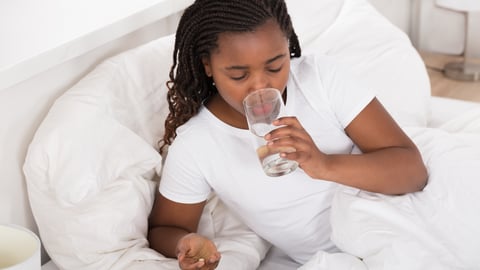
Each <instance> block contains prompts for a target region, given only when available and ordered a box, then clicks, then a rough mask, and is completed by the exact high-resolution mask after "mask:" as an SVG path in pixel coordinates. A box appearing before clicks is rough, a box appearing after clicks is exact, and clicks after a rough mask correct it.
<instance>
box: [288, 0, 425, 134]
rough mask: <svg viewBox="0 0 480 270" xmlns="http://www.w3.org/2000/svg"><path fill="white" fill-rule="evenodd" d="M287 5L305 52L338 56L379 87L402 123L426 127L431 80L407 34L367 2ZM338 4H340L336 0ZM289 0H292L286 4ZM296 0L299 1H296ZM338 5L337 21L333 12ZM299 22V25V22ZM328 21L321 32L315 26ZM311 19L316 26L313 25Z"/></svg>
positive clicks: (351, 0) (362, 80)
mask: <svg viewBox="0 0 480 270" xmlns="http://www.w3.org/2000/svg"><path fill="white" fill-rule="evenodd" d="M301 1H304V2H305V3H304V4H299V6H302V7H305V6H308V7H309V8H308V9H305V8H300V7H298V6H295V5H297V3H298V2H297V1H293V0H292V1H291V4H290V5H289V6H288V7H289V11H290V15H291V17H292V20H293V23H294V26H295V27H297V28H296V31H297V34H298V36H299V39H300V43H301V46H302V50H303V52H304V53H306V54H308V53H321V54H326V55H330V56H334V57H335V58H337V59H338V61H339V62H340V63H341V64H342V65H344V66H345V67H348V69H350V73H351V74H352V75H353V76H354V77H355V78H360V81H359V83H361V84H362V85H366V86H367V87H370V88H371V89H373V91H375V93H376V94H377V98H378V99H379V100H380V101H381V102H382V104H383V105H384V106H385V107H386V109H387V110H388V111H389V112H390V114H391V115H392V116H393V117H394V119H395V120H396V121H397V122H398V123H399V124H400V125H401V126H426V125H427V116H428V112H429V98H430V82H429V78H428V74H427V72H426V69H425V65H424V64H423V61H422V59H421V58H420V56H419V55H418V53H417V51H416V50H415V48H414V47H413V46H412V45H411V43H410V40H409V39H408V36H407V35H406V34H405V33H404V32H402V31H401V30H400V29H399V28H397V27H396V26H394V25H393V24H392V23H390V22H389V21H388V20H387V19H386V18H384V17H383V16H382V15H381V14H379V13H378V12H377V11H376V10H375V8H374V7H373V6H372V5H371V4H370V3H368V1H366V0H343V1H333V0H330V1H321V3H320V2H315V3H314V4H313V2H308V3H307V1H306V0H300V2H301ZM334 2H336V3H334ZM289 3H290V1H288V0H287V4H289ZM294 3H295V4H294ZM337 8H338V9H339V12H338V16H336V18H334V19H333V20H332V18H331V16H330V15H331V14H330V15H326V16H324V14H325V13H324V11H325V10H326V12H327V13H331V12H332V11H336V10H337ZM296 21H298V22H299V23H298V24H295V22H296ZM319 21H323V23H321V25H323V27H321V28H320V30H317V29H315V27H313V26H315V25H317V24H319V23H318V22H319ZM308 22H310V24H311V25H308Z"/></svg>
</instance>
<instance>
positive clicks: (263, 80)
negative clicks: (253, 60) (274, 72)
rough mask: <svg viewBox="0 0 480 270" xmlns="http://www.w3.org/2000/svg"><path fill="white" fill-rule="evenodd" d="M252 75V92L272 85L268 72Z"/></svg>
mask: <svg viewBox="0 0 480 270" xmlns="http://www.w3.org/2000/svg"><path fill="white" fill-rule="evenodd" d="M252 75H254V76H251V84H250V89H249V90H250V92H251V91H255V90H258V89H262V88H268V87H271V82H270V78H269V77H268V75H267V74H265V73H263V72H258V73H256V74H252Z"/></svg>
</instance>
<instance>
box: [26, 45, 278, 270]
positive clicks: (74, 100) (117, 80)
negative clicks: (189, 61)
mask: <svg viewBox="0 0 480 270" xmlns="http://www.w3.org/2000/svg"><path fill="white" fill-rule="evenodd" d="M172 51H173V36H168V37H165V38H162V39H159V40H155V41H153V42H151V43H149V44H146V45H143V46H140V47H138V48H135V49H132V50H129V51H126V52H124V53H122V54H120V55H118V56H115V57H113V58H110V59H108V60H106V61H105V62H103V63H101V64H100V65H99V66H97V67H96V68H95V69H94V70H93V71H92V72H90V73H89V74H88V75H87V76H85V77H84V78H82V79H81V80H80V81H79V82H78V83H77V84H76V85H75V86H73V87H72V88H71V89H69V90H67V92H66V93H64V94H63V95H62V96H61V97H60V98H58V99H57V100H56V101H55V103H54V105H53V106H52V107H51V109H50V111H49V113H48V115H47V116H46V118H45V119H44V121H43V122H42V124H41V125H40V127H39V128H38V130H37V132H36V134H35V136H34V139H33V141H32V142H31V144H30V146H29V149H28V153H27V157H26V161H25V164H24V172H25V176H26V180H27V189H28V195H29V199H30V204H31V207H32V212H33V215H34V218H35V221H36V222H37V225H38V228H39V233H40V236H41V239H42V242H43V246H44V247H45V249H46V251H47V252H48V254H49V255H50V257H51V259H52V260H53V261H54V262H55V264H56V265H57V266H58V267H59V268H60V269H178V265H177V262H176V260H173V259H167V258H164V257H163V256H162V255H160V254H159V253H157V252H155V251H154V250H152V249H150V248H149V245H148V241H147V239H146V235H147V230H148V221H147V220H148V215H149V213H150V210H151V207H152V204H153V199H154V193H155V191H156V189H157V182H158V181H157V178H158V177H156V175H157V174H156V171H159V170H161V161H162V158H161V156H160V155H159V153H158V151H157V149H158V140H159V139H160V138H161V137H162V134H163V132H164V119H165V117H166V114H167V112H168V105H167V103H166V86H165V82H166V80H167V77H168V71H169V69H170V66H171V59H172ZM215 198H216V197H213V198H211V199H210V200H209V202H208V203H207V206H206V207H205V210H204V212H203V215H202V218H201V221H200V224H201V226H200V228H199V231H200V233H202V234H204V235H206V236H208V237H211V238H212V239H214V241H216V242H217V245H218V247H219V250H220V251H221V252H222V253H223V257H222V260H221V263H220V264H219V268H218V269H222V267H223V268H224V269H229V268H230V267H231V265H241V267H245V268H243V269H253V268H255V267H256V266H257V265H258V264H259V263H260V260H261V259H262V258H263V257H264V256H265V253H266V251H267V250H268V248H269V246H268V245H267V244H266V243H265V241H264V240H262V239H260V238H259V237H258V236H256V235H255V234H253V233H252V232H251V231H250V230H248V229H247V228H246V226H245V225H243V224H242V223H241V222H239V221H238V219H236V217H235V216H233V215H231V213H229V212H228V211H227V210H226V209H225V207H224V206H223V204H222V203H221V202H220V201H218V199H215ZM239 269H240V268H239Z"/></svg>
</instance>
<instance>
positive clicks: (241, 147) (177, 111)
mask: <svg viewBox="0 0 480 270" xmlns="http://www.w3.org/2000/svg"><path fill="white" fill-rule="evenodd" d="M170 79H171V81H170V83H169V93H168V101H169V105H170V114H169V116H168V117H167V120H166V123H165V127H166V133H165V136H164V138H163V139H164V146H166V145H170V147H169V153H168V156H167V157H166V161H165V166H164V168H163V173H162V181H161V183H160V188H159V191H160V192H159V193H158V194H157V198H156V200H155V205H154V208H153V210H152V213H151V217H150V231H149V241H150V243H151V247H152V248H154V249H156V250H157V251H159V252H161V253H162V254H164V255H166V256H169V257H177V258H178V259H179V264H180V267H181V268H182V269H199V268H200V269H214V268H215V267H216V265H217V264H218V262H219V260H220V257H221V256H220V254H219V253H218V251H217V249H216V247H215V245H214V244H213V242H211V241H210V240H209V239H206V238H204V237H202V236H200V235H198V234H196V233H195V232H196V230H197V226H198V222H199V218H200V215H201V212H202V209H203V206H204V205H205V202H206V200H207V198H208V196H209V195H210V193H211V192H212V191H215V193H216V194H217V195H218V196H219V197H220V198H221V199H222V200H223V201H224V203H225V204H226V205H227V206H228V207H229V208H230V209H231V210H232V211H234V212H235V213H236V214H237V215H238V216H239V217H240V218H241V219H242V220H243V221H244V222H245V223H246V224H247V225H248V226H249V227H250V228H251V229H252V230H253V231H254V232H256V233H257V234H258V235H260V236H261V237H263V238H264V239H266V240H268V241H269V242H271V243H272V244H273V245H275V246H277V247H278V248H280V249H282V250H283V251H284V252H285V253H287V254H288V255H289V256H290V257H292V258H293V259H294V260H296V261H297V262H299V263H305V262H306V261H307V260H308V259H309V258H310V257H311V256H312V255H313V254H315V252H316V251H318V250H325V251H336V247H335V246H334V244H333V243H332V242H331V241H330V239H329V234H330V227H329V209H330V203H331V199H332V196H333V194H334V192H335V190H336V188H337V187H338V186H339V185H348V186H352V187H356V188H360V189H364V190H368V191H372V192H380V193H385V194H403V193H408V192H414V191H418V190H421V189H422V188H423V187H424V186H425V184H426V179H427V173H426V169H425V166H424V164H423V162H422V159H421V157H420V154H419V152H418V150H417V148H416V146H415V145H414V144H413V142H412V141H411V140H410V139H409V138H408V137H407V136H406V135H405V134H404V133H403V131H402V130H401V129H400V128H399V127H398V125H397V124H396V123H395V122H394V120H393V119H392V118H391V117H390V115H389V114H388V113H387V112H386V110H385V109H384V108H383V107H382V105H381V104H380V103H379V101H378V100H377V99H376V98H375V96H374V95H373V94H372V93H371V92H370V91H369V90H368V89H365V88H362V87H360V86H358V83H356V82H354V81H352V79H351V78H350V77H348V76H347V75H345V72H343V71H342V69H341V68H340V67H338V66H336V65H335V62H334V61H333V60H332V59H330V58H328V57H325V56H305V57H301V50H300V46H299V42H298V38H297V36H296V34H295V31H294V30H293V27H292V22H291V21H290V17H289V15H288V12H287V9H286V5H285V2H284V1H275V0H258V1H255V0H248V1H245V0H235V1H221V0H219V1H214V0H200V1H196V2H195V3H194V4H192V5H191V6H190V7H189V8H188V9H187V10H186V11H185V13H184V14H183V16H182V18H181V20H180V23H179V26H178V29H177V33H176V41H175V49H174V64H173V67H172V69H171V72H170ZM266 87H272V88H276V89H279V91H280V92H281V94H282V96H283V99H284V102H285V105H286V108H287V111H289V112H290V113H291V115H292V116H289V117H283V118H280V119H278V120H277V121H276V122H275V125H278V126H279V128H278V129H276V130H274V131H272V132H270V133H269V134H267V135H266V136H265V139H266V140H267V141H268V147H269V148H272V149H276V148H288V149H292V148H293V149H295V150H296V151H295V152H291V153H281V155H282V156H283V157H284V158H287V159H291V160H295V161H297V162H298V163H299V168H300V169H297V170H296V171H294V172H293V173H290V174H288V175H285V176H282V177H279V178H271V177H269V176H266V175H265V174H264V173H263V171H262V169H261V166H260V165H259V162H258V160H257V157H256V153H255V151H254V150H253V147H252V146H251V145H250V141H251V138H250V136H252V135H251V134H250V133H249V131H248V125H247V122H246V118H245V115H244V111H243V107H242V101H243V99H244V98H245V97H246V96H247V95H248V94H249V93H251V92H252V91H255V90H257V89H260V88H266ZM312 93H314V95H315V99H314V101H313V100H312V99H311V98H310V97H311V95H312ZM280 126H281V127H280ZM354 147H358V149H360V150H361V152H362V153H361V154H352V150H353V149H354Z"/></svg>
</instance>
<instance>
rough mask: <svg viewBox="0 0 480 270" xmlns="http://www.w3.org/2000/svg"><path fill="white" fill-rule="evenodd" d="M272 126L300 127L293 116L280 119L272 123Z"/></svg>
mask: <svg viewBox="0 0 480 270" xmlns="http://www.w3.org/2000/svg"><path fill="white" fill-rule="evenodd" d="M272 124H273V125H274V126H293V127H301V126H302V125H301V124H300V122H299V121H298V119H297V117H295V116H284V117H280V118H278V119H276V120H274V121H273V122H272Z"/></svg>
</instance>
